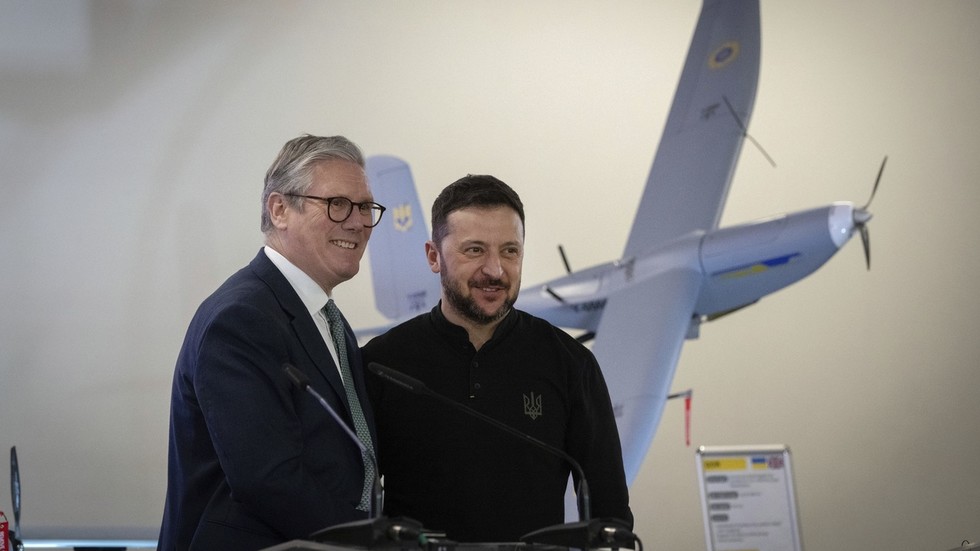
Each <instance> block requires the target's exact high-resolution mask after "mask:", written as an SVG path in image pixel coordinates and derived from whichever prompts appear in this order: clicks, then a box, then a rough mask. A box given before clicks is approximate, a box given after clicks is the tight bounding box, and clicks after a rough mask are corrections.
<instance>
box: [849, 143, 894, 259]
mask: <svg viewBox="0 0 980 551" xmlns="http://www.w3.org/2000/svg"><path fill="white" fill-rule="evenodd" d="M886 162H888V155H885V158H884V159H883V160H882V161H881V168H879V169H878V177H877V178H875V185H874V187H873V188H871V197H869V198H868V202H867V203H865V204H864V206H863V207H860V208H857V209H854V227H855V228H857V229H858V231H859V232H861V244H862V245H863V246H864V261H865V263H866V264H867V266H868V269H869V270H870V269H871V236H870V234H869V232H868V221H870V220H871V213H870V212H869V211H868V207H870V206H871V201H873V200H874V198H875V193H877V192H878V184H880V183H881V175H882V173H883V172H884V171H885V163H886Z"/></svg>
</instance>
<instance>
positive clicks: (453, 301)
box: [439, 272, 514, 325]
mask: <svg viewBox="0 0 980 551" xmlns="http://www.w3.org/2000/svg"><path fill="white" fill-rule="evenodd" d="M439 278H440V279H441V280H442V294H443V295H444V297H445V300H446V302H448V303H449V306H450V307H451V308H452V309H454V310H456V312H458V313H459V314H460V315H461V316H463V317H464V318H466V319H468V320H470V321H472V322H474V323H476V324H479V325H489V324H491V323H494V322H496V321H499V320H501V319H503V317H504V316H506V315H507V314H508V313H509V312H510V310H511V308H512V307H513V306H514V300H513V299H511V298H510V296H509V295H508V296H507V298H506V299H505V300H504V303H503V304H502V305H500V308H498V309H497V311H496V312H493V313H492V314H487V313H484V312H483V311H482V310H480V308H479V307H477V305H476V301H475V300H473V297H468V296H465V295H464V294H463V292H462V291H461V290H460V288H459V287H458V286H457V285H456V282H455V281H454V280H451V279H449V277H447V276H446V272H440V274H439ZM489 284H491V285H499V284H500V280H493V281H490V282H489Z"/></svg>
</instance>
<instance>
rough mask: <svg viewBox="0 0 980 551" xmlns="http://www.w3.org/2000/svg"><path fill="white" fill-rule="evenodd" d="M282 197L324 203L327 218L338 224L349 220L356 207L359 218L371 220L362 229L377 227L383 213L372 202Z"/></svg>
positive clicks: (336, 198) (292, 195) (338, 198)
mask: <svg viewBox="0 0 980 551" xmlns="http://www.w3.org/2000/svg"><path fill="white" fill-rule="evenodd" d="M283 195H288V196H289V197H302V198H303V199H313V200H315V201H321V202H323V203H325V204H326V205H327V217H328V218H330V219H331V220H333V221H334V222H337V223H338V224H339V223H341V222H343V221H344V220H347V219H348V218H350V215H351V213H352V212H354V207H357V212H359V213H360V214H361V216H363V217H364V218H367V219H369V220H371V222H370V223H369V224H364V227H366V228H373V227H375V226H377V225H378V222H381V215H382V214H384V212H385V208H384V207H382V206H381V205H379V204H377V203H375V202H372V201H364V202H363V203H358V202H355V201H351V200H350V199H348V198H346V197H317V196H316V195H300V194H299V193H284V194H283Z"/></svg>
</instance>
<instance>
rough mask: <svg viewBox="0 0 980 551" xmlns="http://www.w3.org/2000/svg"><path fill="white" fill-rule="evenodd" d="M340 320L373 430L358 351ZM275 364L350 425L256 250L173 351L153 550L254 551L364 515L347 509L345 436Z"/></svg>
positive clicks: (355, 487) (357, 466)
mask: <svg viewBox="0 0 980 551" xmlns="http://www.w3.org/2000/svg"><path fill="white" fill-rule="evenodd" d="M344 324H345V326H346V329H347V353H348V356H349V358H350V363H351V366H352V371H353V376H354V381H355V386H356V388H357V392H358V395H359V396H361V405H362V407H363V408H364V414H365V417H366V419H367V421H368V424H369V426H370V427H371V432H372V435H373V434H374V416H373V413H372V411H371V408H370V403H369V401H368V399H367V397H366V395H365V391H364V374H363V371H362V369H361V357H360V351H359V349H358V347H357V343H356V341H355V339H354V336H353V332H352V331H351V328H350V326H349V325H347V322H346V321H345V322H344ZM287 362H288V363H291V364H292V365H294V366H296V367H297V368H299V369H300V370H302V371H303V372H304V373H305V374H306V375H307V376H308V377H309V378H310V380H311V381H312V387H313V388H314V389H316V390H317V392H319V393H320V394H321V395H322V396H323V397H324V398H325V399H326V401H327V402H328V403H330V404H331V405H332V406H333V408H334V410H335V411H337V412H338V413H339V414H340V415H341V416H342V417H344V418H345V419H346V421H347V422H348V425H349V426H351V427H353V423H352V422H351V420H350V413H349V409H348V406H347V398H346V394H345V392H344V387H343V383H342V382H341V380H340V374H339V373H338V371H337V367H336V366H335V365H334V363H333V360H332V359H331V357H330V352H329V350H328V349H327V345H326V344H325V343H324V342H323V337H322V336H321V334H320V332H319V331H318V330H317V327H316V324H314V322H313V320H312V318H311V317H310V314H309V312H308V311H307V310H306V308H305V307H304V305H303V303H302V301H301V300H300V298H299V296H298V295H297V294H296V292H295V291H294V290H293V288H292V286H290V284H289V282H288V281H287V280H286V278H285V276H283V275H282V273H281V272H280V271H279V269H278V268H276V266H275V265H274V264H273V263H272V261H271V260H269V259H268V257H266V255H265V253H264V252H263V251H259V254H258V255H257V256H256V257H255V259H254V260H252V262H251V263H250V264H249V265H248V266H246V267H245V268H242V269H241V270H239V271H238V272H237V273H236V274H234V275H233V276H231V277H230V278H229V279H228V280H227V281H226V282H225V283H224V284H223V285H222V286H221V287H220V288H218V290H217V291H215V292H214V294H212V295H211V296H210V297H208V298H207V299H206V300H205V301H204V302H203V303H202V304H201V306H200V308H199V309H198V311H197V313H196V314H195V315H194V319H193V320H192V321H191V324H190V327H189V328H188V330H187V335H186V337H185V339H184V344H183V346H182V348H181V350H180V355H179V357H178V359H177V366H176V370H175V373H174V380H173V390H172V399H171V400H172V401H171V421H170V453H169V474H168V487H167V502H166V507H165V511H164V517H163V526H162V528H161V533H160V546H159V549H160V550H162V551H173V550H181V551H183V550H187V549H201V550H207V551H220V550H225V549H227V550H234V551H243V550H249V549H261V548H263V547H268V546H271V545H275V544H277V543H282V542H284V541H288V540H291V539H298V538H299V539H302V538H306V537H308V536H309V535H310V534H311V533H312V532H314V531H316V530H319V529H322V528H326V527H327V526H332V525H334V524H338V523H342V522H349V521H354V520H360V519H364V518H367V515H366V513H362V512H360V511H357V510H356V509H355V507H356V506H357V504H358V502H359V500H360V497H361V491H362V484H363V472H364V470H363V464H362V461H361V454H360V452H359V450H358V448H357V446H356V444H354V443H353V442H352V441H351V439H350V437H349V436H348V435H347V434H346V433H344V432H343V430H342V429H341V428H340V427H339V426H337V424H336V423H335V422H334V420H333V418H332V417H331V416H330V415H329V414H328V413H327V412H326V411H324V410H323V408H322V406H321V405H320V403H319V402H318V401H317V400H316V399H315V398H314V397H313V396H310V395H309V394H308V393H306V392H302V391H299V390H298V389H296V388H294V387H293V386H292V385H291V384H290V382H289V380H288V378H287V377H286V375H285V373H284V372H283V369H282V365H283V364H284V363H287ZM375 438H376V437H375Z"/></svg>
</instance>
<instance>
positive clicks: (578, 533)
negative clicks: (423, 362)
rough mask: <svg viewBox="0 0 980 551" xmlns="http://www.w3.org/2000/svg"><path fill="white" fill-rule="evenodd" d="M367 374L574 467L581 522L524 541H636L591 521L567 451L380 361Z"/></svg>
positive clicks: (619, 528) (620, 526)
mask: <svg viewBox="0 0 980 551" xmlns="http://www.w3.org/2000/svg"><path fill="white" fill-rule="evenodd" d="M368 371H370V372H372V373H374V374H375V375H377V376H379V377H381V378H382V379H384V380H385V381H387V382H389V383H392V384H394V385H396V386H399V387H401V388H403V389H405V390H407V391H409V392H413V393H415V394H422V395H424V396H429V397H430V398H435V399H436V400H438V401H440V402H442V403H444V404H446V405H448V406H450V407H451V408H453V409H455V410H458V411H462V412H463V413H466V414H467V415H471V416H473V417H476V418H477V419H480V420H482V421H484V422H486V423H488V424H490V425H492V426H494V427H496V428H498V429H500V430H502V431H504V432H506V433H509V434H511V435H513V436H516V437H518V438H520V439H522V440H524V441H526V442H530V443H531V444H533V445H535V446H537V447H539V448H541V449H543V450H546V451H548V452H550V453H552V454H554V455H557V456H558V457H560V458H561V459H564V460H565V461H566V462H567V463H568V464H569V465H570V466H571V467H572V469H573V470H574V471H575V474H576V475H578V485H577V489H576V492H575V493H576V496H577V500H576V501H577V504H578V514H579V521H578V522H574V523H567V524H559V525H556V526H549V527H546V528H542V529H540V530H535V531H533V532H530V533H528V534H525V535H523V536H521V541H524V542H527V543H543V544H550V545H560V546H565V547H576V548H580V549H588V548H591V547H597V546H599V545H600V544H602V545H603V546H606V547H619V545H618V544H620V543H626V541H627V540H629V541H630V543H632V541H635V540H636V536H635V535H633V533H632V532H631V531H630V530H629V528H628V527H627V526H626V525H625V524H624V523H623V522H622V521H618V520H615V519H602V520H592V519H591V518H590V515H591V507H592V502H591V497H590V496H589V485H588V483H587V482H586V480H585V471H583V470H582V466H581V465H579V463H578V461H575V459H574V458H572V456H570V455H568V453H566V452H565V451H564V450H562V449H560V448H556V447H555V446H552V445H551V444H547V443H545V442H542V441H541V440H538V439H537V438H534V437H533V436H531V435H529V434H524V433H523V432H521V431H519V430H517V429H515V428H514V427H511V426H510V425H507V424H505V423H503V422H501V421H499V420H497V419H494V418H493V417H490V416H489V415H486V414H484V413H481V412H479V411H477V410H475V409H473V408H470V407H467V406H466V405H464V404H461V403H459V402H457V401H455V400H452V399H450V398H448V397H446V396H443V395H442V394H439V393H438V392H435V391H433V390H431V389H430V388H429V387H427V386H426V385H425V383H423V382H422V381H420V380H418V379H416V378H414V377H411V376H409V375H406V374H404V373H402V372H401V371H397V370H395V369H391V368H390V367H386V366H384V365H381V364H379V363H377V362H371V363H369V364H368Z"/></svg>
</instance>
